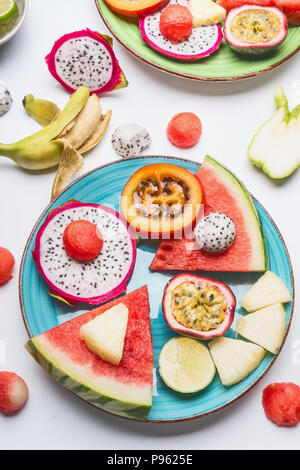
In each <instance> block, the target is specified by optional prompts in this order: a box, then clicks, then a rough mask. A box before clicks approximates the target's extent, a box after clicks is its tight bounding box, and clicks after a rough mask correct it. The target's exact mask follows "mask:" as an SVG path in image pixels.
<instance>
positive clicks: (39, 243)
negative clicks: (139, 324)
mask: <svg viewBox="0 0 300 470" xmlns="http://www.w3.org/2000/svg"><path fill="white" fill-rule="evenodd" d="M77 209H80V210H83V211H88V210H91V209H94V210H95V212H96V211H97V210H100V211H103V212H104V213H107V214H108V217H109V216H112V217H110V218H111V219H112V220H114V218H115V219H116V220H115V224H117V225H118V224H119V226H121V227H122V226H123V225H124V229H125V230H124V233H125V231H126V232H127V233H128V241H129V245H130V250H131V259H129V260H128V262H127V263H126V266H127V268H126V269H127V271H126V272H125V273H124V276H123V277H122V279H121V281H120V282H119V284H117V285H115V286H114V287H113V288H111V289H110V288H109V289H108V290H107V291H106V292H104V293H102V294H101V295H95V296H91V297H83V296H81V295H80V296H79V295H77V296H75V295H72V294H70V292H66V291H64V290H63V289H62V288H59V287H58V286H57V282H56V283H54V282H53V280H50V279H49V277H48V273H47V272H46V271H45V257H46V256H47V253H48V250H49V245H48V246H47V247H45V237H44V240H43V236H44V235H45V233H46V232H45V231H46V230H47V228H48V227H49V226H51V225H53V224H54V223H56V228H55V230H54V231H53V233H55V232H58V233H57V235H55V236H57V239H56V240H55V239H54V240H52V242H53V243H52V246H56V247H57V245H56V243H57V244H58V245H63V243H62V233H59V230H60V228H61V232H63V231H64V228H65V227H63V226H61V225H60V224H61V223H62V224H63V223H64V222H62V221H60V217H65V215H66V217H67V222H68V223H69V222H71V219H69V217H72V211H74V213H75V212H76V210H77ZM64 213H65V214H64ZM86 213H87V212H86ZM77 217H78V215H77V216H75V220H77ZM82 218H83V217H82ZM106 222H107V221H106ZM99 228H100V230H101V226H99ZM102 233H103V232H102ZM46 238H47V237H46ZM47 241H48V240H47ZM52 250H53V251H51V252H50V258H52V260H53V261H52V262H51V260H50V263H49V264H50V267H51V269H54V267H55V263H57V264H56V266H58V262H59V259H60V258H59V254H60V253H64V249H63V251H61V248H59V249H58V248H55V249H53V248H52ZM55 255H57V256H58V258H57V257H56V256H55ZM100 255H101V253H100ZM100 255H99V256H100ZM32 256H33V259H34V261H35V263H36V266H37V269H38V271H39V273H40V274H41V276H42V277H43V279H44V280H45V281H46V283H47V284H48V286H49V291H48V292H49V294H50V295H51V296H52V297H55V298H57V299H60V300H62V301H64V302H66V303H67V304H68V305H70V306H75V305H76V304H77V303H78V302H85V303H88V304H91V305H100V304H102V303H105V302H107V301H109V300H111V299H113V298H115V297H117V296H118V295H120V294H122V293H124V292H126V286H127V282H128V281H129V279H130V277H131V274H132V272H133V269H134V266H135V261H136V241H135V239H134V238H133V237H132V235H131V234H130V232H129V231H128V230H127V225H126V221H125V220H124V219H123V218H122V217H121V216H120V214H119V213H118V212H116V211H115V210H113V209H110V208H108V207H106V206H102V205H100V204H92V203H81V202H78V201H73V200H72V201H70V202H67V203H66V204H63V205H62V206H60V207H58V208H57V209H54V210H52V211H51V212H50V213H49V214H48V216H47V218H46V220H45V222H44V223H43V224H42V226H41V227H40V229H39V230H38V232H37V235H36V239H35V249H34V251H33V252H32ZM62 256H63V261H62V262H63V263H64V262H66V256H67V255H62ZM107 258H108V257H107ZM109 258H111V255H109ZM128 258H129V255H128ZM96 260H97V259H96ZM118 260H119V261H115V262H114V261H112V262H113V263H117V262H120V256H118ZM104 261H105V262H107V260H104ZM61 266H62V265H60V268H61ZM80 266H81V268H82V269H83V270H84V273H85V274H84V276H87V275H89V274H88V273H87V271H86V270H87V269H89V267H90V266H92V268H91V271H92V270H97V267H95V268H94V263H80V262H78V261H76V260H70V259H69V266H67V267H66V269H65V271H62V270H60V271H57V274H56V275H57V279H58V278H59V277H62V278H63V279H64V273H67V276H68V277H71V275H73V270H74V269H75V268H76V269H78V267H79V269H81V268H80ZM62 267H63V266H62ZM48 272H49V271H48ZM74 273H75V271H74ZM86 273H87V274H86ZM84 276H83V277H82V278H81V279H83V278H84ZM71 279H72V282H73V283H74V284H75V285H76V278H75V280H73V278H71ZM101 281H102V282H103V279H97V282H98V283H99V284H100V283H101ZM65 282H71V281H68V280H67V281H65ZM109 284H112V282H110V283H109Z"/></svg>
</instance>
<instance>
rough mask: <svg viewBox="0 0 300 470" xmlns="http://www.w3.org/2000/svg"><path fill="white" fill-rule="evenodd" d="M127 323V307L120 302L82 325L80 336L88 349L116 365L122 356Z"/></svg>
mask: <svg viewBox="0 0 300 470" xmlns="http://www.w3.org/2000/svg"><path fill="white" fill-rule="evenodd" d="M127 323H128V308H127V307H126V305H124V304H122V303H121V304H118V305H116V306H115V307H112V308H110V309H108V310H106V312H104V313H102V314H101V315H98V316H97V317H95V318H94V319H93V320H91V321H90V322H88V323H86V324H85V325H82V327H81V328H80V336H81V338H82V339H83V340H84V342H85V344H86V345H87V347H88V349H90V351H92V352H93V353H95V354H97V355H98V356H100V357H101V359H103V360H104V361H107V362H110V363H111V364H115V365H118V364H119V363H120V361H121V359H122V356H123V349H124V341H125V335H126V330H127Z"/></svg>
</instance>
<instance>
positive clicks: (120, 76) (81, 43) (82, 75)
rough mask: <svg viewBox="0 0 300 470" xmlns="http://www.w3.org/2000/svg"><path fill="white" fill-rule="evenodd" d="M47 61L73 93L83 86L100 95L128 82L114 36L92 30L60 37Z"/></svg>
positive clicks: (59, 80) (62, 82) (54, 75)
mask: <svg viewBox="0 0 300 470" xmlns="http://www.w3.org/2000/svg"><path fill="white" fill-rule="evenodd" d="M46 62H47V65H48V68H49V71H50V73H51V74H52V75H53V77H54V78H55V79H56V80H57V81H58V82H59V83H60V84H61V85H62V86H63V87H64V88H66V90H68V91H70V92H71V93H73V92H74V91H75V90H77V88H78V87H80V86H81V85H83V86H86V87H88V88H89V89H90V92H91V93H96V94H101V93H106V92H108V91H112V90H117V89H119V88H124V87H126V86H127V85H128V83H127V80H126V78H125V75H124V73H123V72H122V70H121V68H120V65H119V62H118V60H117V58H116V56H115V54H114V51H113V49H112V39H111V38H110V37H109V36H106V35H104V34H100V33H98V32H97V31H91V30H90V29H84V30H82V31H75V32H73V33H70V34H65V35H64V36H62V37H61V38H59V39H58V40H57V41H56V42H55V44H54V46H53V48H52V50H51V52H50V53H49V54H48V55H47V57H46Z"/></svg>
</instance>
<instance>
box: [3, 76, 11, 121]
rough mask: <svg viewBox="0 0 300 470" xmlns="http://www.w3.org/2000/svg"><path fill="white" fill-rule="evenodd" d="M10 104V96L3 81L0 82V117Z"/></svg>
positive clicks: (8, 108)
mask: <svg viewBox="0 0 300 470" xmlns="http://www.w3.org/2000/svg"><path fill="white" fill-rule="evenodd" d="M11 105H12V97H11V94H10V92H9V90H8V89H7V86H6V85H5V83H3V82H0V117H1V116H4V114H6V113H7V112H8V111H9V110H10V107H11Z"/></svg>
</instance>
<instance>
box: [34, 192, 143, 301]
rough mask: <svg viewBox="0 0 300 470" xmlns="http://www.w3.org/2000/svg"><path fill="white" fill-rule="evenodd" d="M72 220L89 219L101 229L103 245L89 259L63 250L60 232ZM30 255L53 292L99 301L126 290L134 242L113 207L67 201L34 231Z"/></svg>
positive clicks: (79, 299) (131, 269)
mask: <svg viewBox="0 0 300 470" xmlns="http://www.w3.org/2000/svg"><path fill="white" fill-rule="evenodd" d="M74 220H88V221H89V222H91V223H93V224H94V225H96V226H97V227H98V228H99V230H100V232H101V235H102V238H103V247H102V250H101V252H100V253H99V255H98V256H97V257H96V258H94V259H93V260H92V261H85V262H81V261H77V260H75V259H73V258H70V257H69V256H68V255H67V253H66V251H65V248H64V244H63V233H64V231H65V229H66V227H67V226H68V225H69V224H70V223H71V222H73V221H74ZM33 257H34V260H35V262H36V265H37V268H38V270H39V272H40V274H41V275H42V276H43V278H44V279H45V281H46V282H47V284H48V285H49V287H50V290H51V291H52V292H53V293H54V294H55V296H57V297H61V299H62V300H65V299H66V300H69V301H71V302H75V303H76V302H79V301H80V302H87V303H90V304H94V305H99V304H100V303H103V302H107V301H108V300H110V299H112V298H115V297H116V296H117V295H119V294H121V293H122V292H125V291H126V284H127V281H128V280H129V278H130V276H131V273H132V271H133V268H134V265H135V259H136V243H135V240H134V239H133V237H132V236H131V235H130V233H129V232H128V230H127V227H126V223H125V221H124V220H123V219H122V218H121V217H120V215H119V214H118V213H117V212H116V211H114V210H112V209H109V208H107V207H105V206H101V205H98V204H84V203H80V202H77V201H70V202H68V203H66V204H64V205H63V206H61V207H59V208H57V209H54V210H53V211H52V212H50V214H49V215H48V217H47V219H46V221H45V222H44V224H43V225H42V226H41V228H40V229H39V231H38V233H37V236H36V242H35V250H34V252H33Z"/></svg>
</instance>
